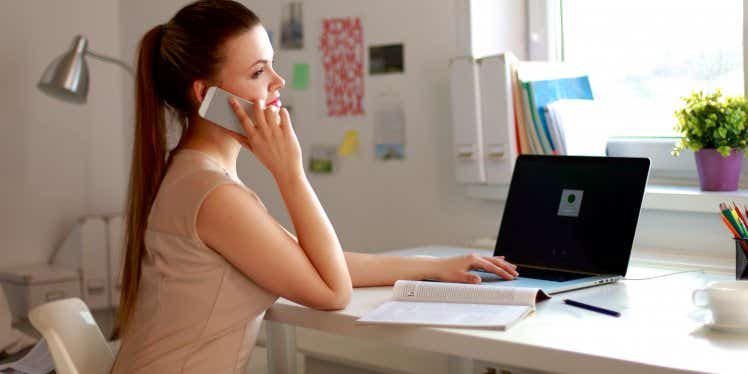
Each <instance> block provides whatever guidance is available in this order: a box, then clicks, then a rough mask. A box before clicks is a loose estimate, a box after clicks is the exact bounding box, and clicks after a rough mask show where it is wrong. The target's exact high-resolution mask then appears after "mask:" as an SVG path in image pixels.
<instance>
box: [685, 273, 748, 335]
mask: <svg viewBox="0 0 748 374" xmlns="http://www.w3.org/2000/svg"><path fill="white" fill-rule="evenodd" d="M703 299H706V300H705V302H703ZM692 301H693V303H694V305H696V306H700V307H708V308H709V309H710V310H711V312H712V319H713V320H714V324H715V325H723V326H734V327H748V281H738V280H735V281H721V282H714V283H710V284H709V285H707V286H706V288H702V289H697V290H694V291H693V294H692Z"/></svg>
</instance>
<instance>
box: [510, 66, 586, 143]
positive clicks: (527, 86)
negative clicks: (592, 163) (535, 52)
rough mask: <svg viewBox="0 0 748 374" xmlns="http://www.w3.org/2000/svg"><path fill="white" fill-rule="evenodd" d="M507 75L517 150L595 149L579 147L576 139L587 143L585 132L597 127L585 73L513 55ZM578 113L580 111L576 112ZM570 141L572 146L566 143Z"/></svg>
mask: <svg viewBox="0 0 748 374" xmlns="http://www.w3.org/2000/svg"><path fill="white" fill-rule="evenodd" d="M511 75H512V101H513V105H514V113H515V134H516V138H517V139H516V141H517V148H518V150H519V153H520V154H522V153H526V154H540V155H567V154H593V153H599V151H598V150H590V149H589V147H584V146H582V149H579V148H578V147H577V142H576V141H577V140H579V139H582V142H581V143H582V144H585V143H587V144H588V143H589V142H587V141H586V139H584V138H585V135H587V133H589V132H590V131H591V132H592V133H594V132H596V131H597V130H596V129H598V128H600V127H601V126H600V124H599V123H596V122H597V120H596V119H597V118H598V117H597V116H596V115H592V114H596V113H595V112H596V110H595V107H594V106H593V105H592V103H593V95H592V87H591V85H590V79H589V77H588V76H587V75H586V74H580V73H579V71H575V70H574V68H572V67H569V66H566V65H563V64H553V63H537V62H520V61H518V60H516V59H513V63H512V64H511ZM580 113H582V114H584V115H582V116H580V115H579V114H580ZM572 133H573V134H572ZM580 133H581V134H580ZM572 137H573V138H574V139H573V140H572V139H571V138H572ZM572 144H573V145H574V146H573V147H570V145H572Z"/></svg>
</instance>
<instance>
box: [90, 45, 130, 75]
mask: <svg viewBox="0 0 748 374" xmlns="http://www.w3.org/2000/svg"><path fill="white" fill-rule="evenodd" d="M86 54H87V55H89V56H91V57H93V58H95V59H97V60H101V61H104V62H111V63H113V64H116V65H119V66H120V67H122V68H123V69H125V70H127V72H128V73H130V76H133V77H134V76H135V73H134V71H133V69H132V67H131V66H130V65H128V64H126V63H125V62H124V61H121V60H118V59H116V58H112V57H108V56H104V55H100V54H98V53H96V52H93V51H91V50H87V51H86Z"/></svg>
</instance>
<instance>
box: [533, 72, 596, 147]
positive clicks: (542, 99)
mask: <svg viewBox="0 0 748 374" xmlns="http://www.w3.org/2000/svg"><path fill="white" fill-rule="evenodd" d="M527 84H528V93H529V95H530V96H531V97H530V103H532V106H533V108H532V109H533V114H534V115H533V117H534V118H533V119H535V120H538V121H540V127H541V128H542V129H543V132H544V134H538V136H545V137H546V139H548V142H549V143H550V145H551V153H555V151H556V150H557V149H558V145H557V144H553V137H551V132H550V130H549V129H548V122H547V121H546V118H545V115H544V114H543V110H544V108H545V107H546V106H547V105H548V104H550V103H552V102H554V101H556V100H560V99H581V100H592V99H593V97H592V87H590V80H589V77H587V76H586V75H584V76H580V77H575V78H561V79H551V80H537V81H529V82H527Z"/></svg>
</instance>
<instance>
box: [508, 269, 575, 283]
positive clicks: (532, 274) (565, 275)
mask: <svg viewBox="0 0 748 374" xmlns="http://www.w3.org/2000/svg"><path fill="white" fill-rule="evenodd" d="M517 272H519V276H520V278H535V279H543V280H549V281H554V282H565V281H570V280H574V279H580V278H586V277H589V276H590V275H589V274H581V273H571V272H568V271H557V270H549V269H538V268H529V267H525V266H518V267H517Z"/></svg>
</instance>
